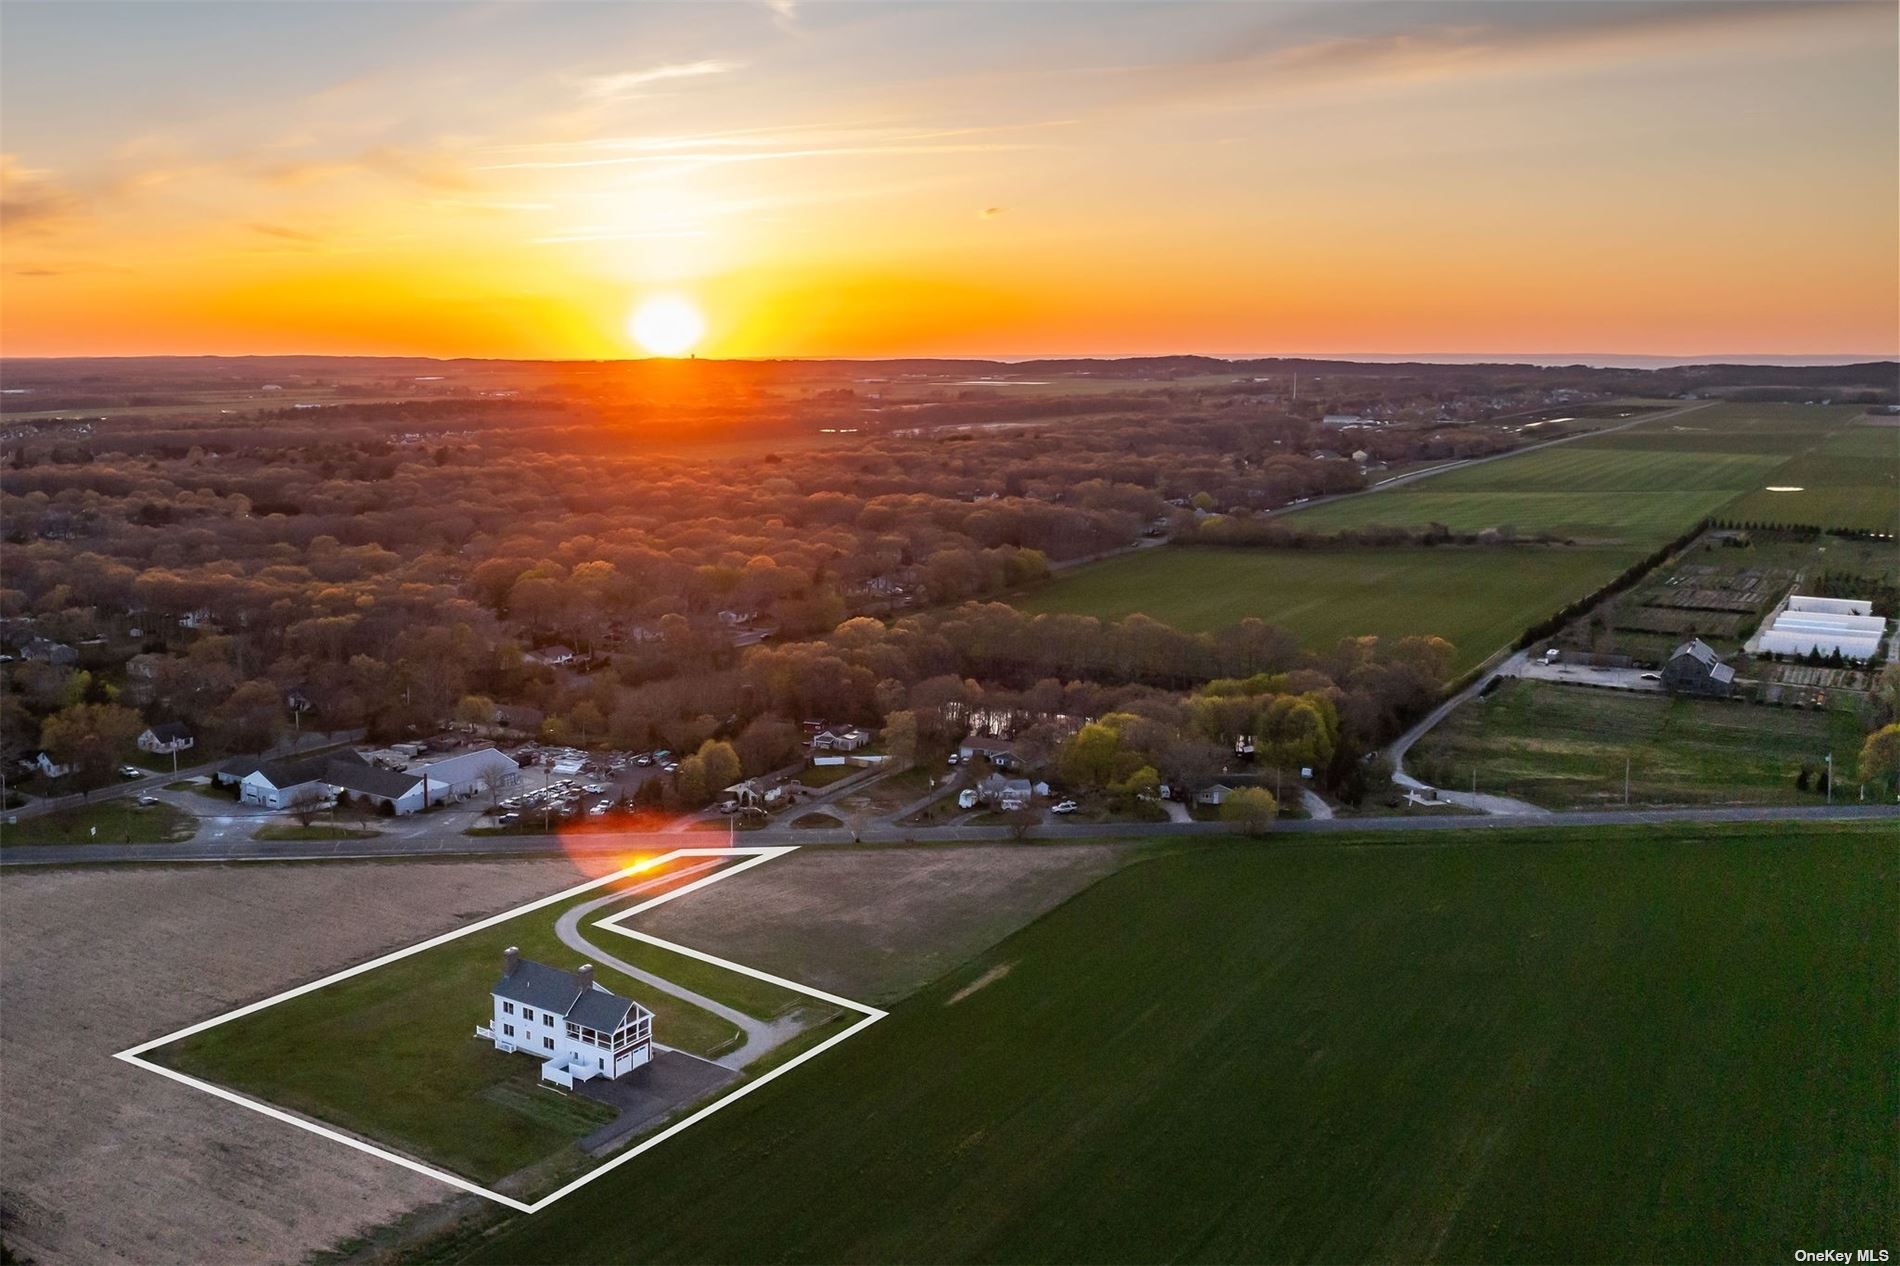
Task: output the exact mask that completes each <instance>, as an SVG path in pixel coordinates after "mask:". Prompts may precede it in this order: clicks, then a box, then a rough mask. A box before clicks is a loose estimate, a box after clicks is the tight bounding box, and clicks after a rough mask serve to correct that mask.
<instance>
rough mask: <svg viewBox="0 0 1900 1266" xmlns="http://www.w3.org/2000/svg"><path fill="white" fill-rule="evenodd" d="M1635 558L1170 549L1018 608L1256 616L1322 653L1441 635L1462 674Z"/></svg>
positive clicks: (1191, 627) (1098, 567) (1226, 619)
mask: <svg viewBox="0 0 1900 1266" xmlns="http://www.w3.org/2000/svg"><path fill="white" fill-rule="evenodd" d="M1506 551H1508V552H1506ZM1637 557H1638V555H1637V553H1636V552H1634V551H1631V550H1627V549H1615V548H1602V549H1599V548H1570V547H1550V548H1545V547H1540V546H1517V547H1441V548H1429V549H1428V548H1421V547H1397V548H1381V549H1336V550H1334V549H1328V550H1264V549H1212V548H1200V549H1197V548H1192V547H1186V548H1177V547H1172V546H1170V547H1167V548H1163V549H1153V550H1141V551H1139V552H1137V553H1134V554H1125V555H1122V556H1121V557H1118V558H1112V559H1108V560H1106V561H1104V562H1100V563H1093V564H1090V565H1089V566H1086V567H1078V568H1076V569H1075V570H1074V571H1071V572H1067V573H1065V574H1063V575H1062V576H1060V577H1059V578H1057V579H1055V580H1053V581H1051V582H1049V583H1048V584H1046V585H1043V586H1041V587H1039V588H1036V589H1034V590H1032V591H1030V592H1029V593H1027V594H1025V595H1023V596H1022V597H1020V598H1018V599H1017V600H1016V605H1017V606H1019V607H1021V608H1022V609H1024V610H1026V611H1030V612H1035V613H1042V612H1052V611H1062V612H1077V613H1080V614H1083V615H1092V616H1097V617H1099V618H1101V619H1104V620H1118V619H1120V618H1122V617H1123V616H1127V615H1133V614H1135V613H1136V612H1140V613H1142V614H1145V615H1149V616H1152V617H1153V618H1155V619H1157V620H1162V621H1165V622H1166V623H1168V624H1172V625H1175V626H1176V627H1178V628H1183V629H1187V630H1188V631H1190V632H1205V631H1208V630H1212V629H1217V628H1224V627H1226V626H1228V625H1231V624H1236V623H1238V622H1239V621H1241V620H1244V619H1246V618H1247V617H1249V616H1254V617H1258V618H1259V619H1262V620H1265V621H1266V622H1267V623H1269V624H1277V625H1280V626H1281V627H1283V628H1286V629H1288V630H1290V631H1292V632H1293V633H1294V634H1296V635H1297V636H1298V637H1299V638H1300V639H1301V641H1303V642H1304V643H1306V645H1308V646H1309V647H1313V648H1324V647H1328V646H1331V645H1332V644H1333V643H1334V642H1335V641H1337V640H1338V639H1340V638H1342V637H1350V636H1359V635H1363V634H1378V635H1380V636H1383V637H1403V636H1406V635H1409V634H1436V635H1437V636H1439V637H1442V638H1444V639H1445V640H1446V641H1448V642H1450V643H1451V644H1452V645H1453V646H1455V647H1456V648H1457V650H1458V658H1457V666H1458V668H1460V669H1464V668H1469V667H1471V666H1472V665H1474V664H1477V663H1481V662H1482V661H1483V660H1484V659H1486V658H1487V657H1488V656H1489V655H1490V654H1491V653H1492V652H1493V651H1496V650H1497V649H1499V648H1500V647H1502V646H1504V645H1506V644H1507V643H1509V642H1511V641H1512V640H1513V639H1515V638H1516V637H1517V636H1518V635H1519V634H1520V633H1522V632H1523V631H1524V630H1525V629H1526V628H1527V627H1529V626H1530V625H1532V624H1535V623H1536V622H1537V621H1538V620H1541V619H1543V618H1544V617H1545V616H1547V615H1549V614H1550V613H1551V612H1553V611H1555V610H1557V609H1558V608H1560V607H1562V606H1564V605H1565V604H1566V603H1568V602H1571V601H1573V600H1574V599H1576V598H1580V597H1582V596H1583V595H1585V594H1587V593H1589V592H1591V591H1592V590H1594V589H1596V588H1597V587H1598V586H1600V585H1602V584H1603V583H1605V582H1606V581H1608V580H1610V579H1612V578H1613V577H1614V576H1616V574H1617V573H1618V572H1620V571H1622V570H1623V569H1624V568H1626V567H1628V566H1629V565H1630V564H1631V563H1633V562H1635V561H1636V558H1637Z"/></svg>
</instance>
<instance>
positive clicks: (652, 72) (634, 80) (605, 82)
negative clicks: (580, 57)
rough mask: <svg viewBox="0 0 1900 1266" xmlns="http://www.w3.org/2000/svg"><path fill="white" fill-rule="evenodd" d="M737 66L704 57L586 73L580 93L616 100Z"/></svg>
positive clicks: (596, 98) (718, 73)
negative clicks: (639, 68)
mask: <svg viewBox="0 0 1900 1266" xmlns="http://www.w3.org/2000/svg"><path fill="white" fill-rule="evenodd" d="M739 69H741V67H740V65H739V63H738V62H729V61H721V60H719V59H716V58H706V59H704V60H701V61H696V62H669V63H667V64H665V65H662V66H649V67H647V68H646V69H644V70H625V71H620V72H618V73H614V74H606V75H589V76H587V77H586V78H584V79H582V80H581V91H582V93H583V94H584V95H585V96H587V97H589V98H591V99H592V100H595V101H620V100H624V99H625V98H627V97H630V96H634V95H636V94H637V93H639V91H640V90H641V89H643V88H647V87H650V86H651V85H653V84H657V83H666V82H668V81H669V80H675V79H699V78H702V77H703V76H706V75H724V74H730V73H731V72H732V71H735V70H739Z"/></svg>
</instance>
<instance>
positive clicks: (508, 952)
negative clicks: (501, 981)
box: [501, 945, 521, 977]
mask: <svg viewBox="0 0 1900 1266" xmlns="http://www.w3.org/2000/svg"><path fill="white" fill-rule="evenodd" d="M520 966H521V951H520V949H518V948H517V947H515V946H513V945H510V946H509V947H508V948H507V949H505V950H503V951H502V952H501V974H502V975H503V976H504V977H507V976H512V975H514V974H515V969H516V968H517V967H520Z"/></svg>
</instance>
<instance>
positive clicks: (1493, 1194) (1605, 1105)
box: [476, 825, 1900, 1263]
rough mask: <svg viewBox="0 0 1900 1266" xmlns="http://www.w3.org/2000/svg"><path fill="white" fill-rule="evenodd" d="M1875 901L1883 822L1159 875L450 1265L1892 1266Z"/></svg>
mask: <svg viewBox="0 0 1900 1266" xmlns="http://www.w3.org/2000/svg"><path fill="white" fill-rule="evenodd" d="M1897 894H1900V841H1896V839H1895V838H1894V836H1893V834H1892V832H1891V831H1890V830H1887V829H1885V828H1884V826H1883V827H1880V828H1861V827H1854V826H1844V825H1813V826H1799V827H1796V826H1775V827H1772V828H1768V829H1760V828H1746V827H1744V828H1727V827H1702V828H1686V829H1677V828H1650V827H1644V828H1621V829H1595V830H1588V831H1579V830H1571V831H1499V832H1495V833H1494V832H1489V831H1487V832H1485V833H1483V834H1482V835H1481V836H1475V837H1459V838H1450V837H1435V838H1433V839H1431V840H1430V841H1428V842H1426V843H1423V844H1418V845H1374V844H1368V843H1362V842H1353V841H1337V842H1333V841H1329V842H1326V843H1322V844H1311V845H1308V844H1284V843H1276V844H1271V845H1267V844H1232V843H1230V844H1225V845H1221V846H1214V847H1206V848H1199V849H1190V850H1182V851H1179V852H1175V853H1173V854H1170V855H1167V856H1162V857H1159V858H1156V859H1154V860H1151V861H1149V862H1146V863H1143V864H1140V865H1136V866H1133V867H1130V868H1129V869H1126V870H1123V871H1121V872H1118V873H1116V874H1114V875H1111V876H1109V877H1108V878H1106V879H1104V880H1102V881H1101V882H1100V883H1098V884H1097V885H1096V886H1094V887H1093V888H1091V889H1089V890H1087V891H1086V892H1084V893H1082V894H1081V895H1080V896H1078V897H1076V898H1075V899H1073V900H1071V901H1069V902H1067V903H1066V904H1064V905H1062V906H1060V907H1058V908H1057V909H1055V910H1054V911H1052V912H1051V913H1050V914H1049V915H1047V916H1045V917H1044V918H1043V919H1041V920H1039V921H1038V922H1037V923H1035V924H1032V925H1031V926H1030V927H1028V928H1026V929H1024V930H1022V931H1021V932H1019V933H1017V934H1015V935H1014V936H1011V937H1009V938H1008V939H1007V940H1005V941H1003V942H1002V943H1001V944H999V945H997V946H995V947H994V948H992V949H991V950H990V951H988V952H986V953H984V954H982V955H980V956H978V957H977V958H976V959H975V960H973V961H971V962H968V963H966V964H965V965H964V966H962V967H960V968H959V969H957V970H956V971H954V972H953V973H951V974H950V975H949V976H947V977H945V978H944V979H942V980H940V981H939V982H938V983H936V984H934V985H932V986H930V987H928V988H926V989H925V990H923V991H922V992H921V993H919V994H917V995H914V996H913V997H911V998H910V999H908V1000H906V1001H905V1002H903V1003H901V1004H899V1005H898V1006H897V1007H896V1008H895V1009H894V1011H893V1013H892V1015H891V1016H890V1017H889V1018H888V1019H886V1020H884V1021H882V1022H880V1023H879V1024H876V1025H874V1026H872V1027H871V1028H870V1029H868V1030H867V1031H866V1032H865V1033H864V1034H862V1035H861V1036H859V1037H857V1038H855V1039H853V1040H852V1041H850V1042H847V1043H845V1044H844V1045H843V1046H841V1047H839V1048H838V1049H837V1050H836V1051H834V1052H831V1053H830V1054H828V1055H827V1056H825V1057H824V1058H823V1059H821V1060H819V1061H816V1062H815V1063H813V1064H811V1065H809V1066H807V1067H805V1068H802V1069H800V1070H798V1071H797V1072H795V1073H793V1074H791V1075H789V1076H786V1077H784V1078H782V1079H780V1080H779V1081H776V1082H773V1083H771V1084H770V1085H767V1086H765V1087H764V1088H762V1089H761V1090H760V1091H759V1092H758V1093H757V1094H754V1095H752V1096H750V1097H748V1098H747V1099H745V1100H743V1101H741V1102H740V1103H737V1104H735V1105H734V1106H733V1107H731V1108H730V1109H728V1110H726V1111H724V1112H722V1113H720V1114H718V1115H716V1116H715V1117H713V1118H711V1119H709V1120H708V1121H706V1122H705V1123H703V1124H702V1125H700V1126H697V1127H695V1128H694V1129H693V1130H691V1131H689V1132H687V1133H686V1134H684V1135H682V1136H681V1137H680V1138H679V1139H678V1140H676V1141H674V1142H673V1143H671V1144H669V1145H668V1146H667V1147H665V1148H661V1149H656V1150H655V1151H654V1152H653V1153H651V1154H649V1155H645V1156H642V1157H639V1158H637V1159H636V1160H634V1161H632V1162H630V1163H629V1164H627V1165H625V1166H623V1167H621V1168H619V1169H617V1170H615V1171H613V1172H612V1173H610V1174H607V1175H605V1176H604V1177H602V1178H601V1179H599V1180H598V1181H596V1182H594V1183H592V1184H590V1185H589V1186H587V1187H585V1188H583V1189H581V1190H580V1191H578V1192H576V1193H575V1194H573V1195H572V1196H569V1197H568V1198H566V1199H565V1200H564V1201H562V1202H561V1203H560V1204H557V1205H555V1206H554V1207H552V1208H551V1209H549V1210H547V1211H545V1212H543V1213H541V1214H538V1215H536V1216H534V1217H532V1218H516V1219H514V1220H513V1221H512V1223H511V1224H510V1225H509V1226H507V1227H506V1228H505V1229H504V1230H503V1231H502V1233H501V1234H499V1235H498V1236H497V1237H495V1238H493V1239H491V1240H489V1241H488V1242H487V1243H485V1244H484V1245H482V1246H481V1247H480V1249H479V1250H478V1251H477V1253H476V1259H477V1260H483V1261H494V1262H510V1263H533V1262H570V1261H588V1262H596V1263H607V1262H641V1263H657V1262H676V1261H677V1262H715V1261H775V1262H846V1261H905V1262H1158V1261H1185V1262H1234V1261H1314V1260H1318V1261H1362V1260H1397V1261H1418V1262H1432V1261H1443V1262H1512V1263H1516V1262H1579V1261H1588V1262H1625V1261H1627V1262H1651V1261H1685V1262H1742V1261H1764V1262H1782V1261H1788V1260H1791V1253H1792V1251H1793V1249H1794V1248H1795V1247H1799V1246H1804V1245H1884V1244H1892V1243H1894V1242H1895V1241H1896V1240H1897V1239H1900V1217H1897V1216H1896V1211H1897V1210H1900V1187H1897V1185H1896V1153H1895V1149H1894V1146H1893V1121H1894V1119H1895V1115H1896V1113H1900V1074H1897V1072H1896V1068H1897V1066H1896V1064H1895V1061H1894V1059H1893V1051H1894V1049H1895V1048H1896V1045H1900V1015H1897V1012H1896V1000H1900V939H1897V938H1895V937H1894V935H1893V929H1894V927H1895V926H1896V924H1897V923H1900V896H1897ZM1132 929H1139V932H1140V934H1139V935H1121V934H1117V933H1118V932H1120V931H1122V930H1132ZM960 995H961V996H960ZM734 1193H743V1198H735V1194H734Z"/></svg>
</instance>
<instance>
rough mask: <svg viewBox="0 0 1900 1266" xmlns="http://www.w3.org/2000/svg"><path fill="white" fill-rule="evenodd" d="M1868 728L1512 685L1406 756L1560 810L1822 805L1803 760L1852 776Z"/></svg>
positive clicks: (1451, 778) (1547, 685) (1819, 716)
mask: <svg viewBox="0 0 1900 1266" xmlns="http://www.w3.org/2000/svg"><path fill="white" fill-rule="evenodd" d="M1862 737H1863V727H1862V725H1861V724H1860V719H1859V717H1858V716H1857V715H1856V714H1855V713H1853V712H1852V711H1840V710H1834V711H1825V712H1812V711H1803V710H1799V709H1794V708H1772V707H1765V706H1761V705H1757V704H1750V703H1738V702H1731V701H1728V700H1720V699H1672V698H1670V697H1668V696H1666V695H1661V694H1653V695H1652V694H1637V693H1634V692H1631V691H1617V690H1601V689H1595V688H1592V687H1589V686H1567V685H1561V684H1559V683H1556V682H1550V681H1509V682H1505V683H1504V684H1503V685H1502V686H1500V687H1499V688H1498V689H1497V690H1494V691H1492V692H1491V693H1490V694H1488V695H1486V696H1483V697H1482V698H1478V699H1473V700H1471V701H1470V702H1469V703H1466V704H1464V705H1462V706H1461V707H1459V708H1458V710H1457V711H1456V712H1453V713H1452V714H1451V715H1450V716H1449V717H1447V718H1446V719H1445V720H1444V722H1443V723H1442V724H1440V725H1439V726H1438V727H1437V728H1436V729H1434V730H1433V731H1432V732H1431V733H1429V734H1427V735H1426V736H1425V737H1424V738H1423V739H1421V740H1419V743H1418V745H1417V746H1416V747H1414V748H1413V749H1412V754H1411V756H1410V757H1408V759H1407V764H1408V766H1409V767H1410V768H1411V769H1412V770H1413V772H1415V773H1416V774H1418V776H1419V777H1421V778H1425V779H1427V780H1431V781H1438V782H1440V783H1441V784H1442V785H1444V786H1447V787H1467V786H1469V785H1470V780H1471V776H1472V773H1473V771H1474V770H1475V771H1476V773H1477V778H1478V790H1480V791H1490V792H1496V793H1499V794H1502V795H1509V796H1516V797H1518V798H1520V799H1523V800H1529V801H1530V802H1532V803H1533V804H1540V805H1544V806H1546V807H1548V808H1552V809H1573V808H1592V807H1600V806H1603V805H1612V804H1620V803H1621V802H1622V799H1623V772H1624V760H1625V758H1628V761H1629V773H1630V801H1631V803H1632V804H1711V803H1719V804H1820V803H1822V801H1823V796H1822V795H1821V793H1820V791H1819V789H1818V788H1817V789H1816V790H1813V791H1802V790H1798V789H1797V788H1796V787H1795V782H1794V780H1795V776H1796V774H1797V773H1799V772H1800V770H1801V767H1802V765H1803V764H1804V763H1808V764H1814V765H1817V766H1818V765H1819V764H1820V762H1821V761H1822V760H1823V759H1824V758H1825V757H1826V756H1827V754H1828V752H1830V751H1832V752H1833V753H1834V759H1835V760H1836V762H1838V768H1839V772H1840V776H1841V780H1842V786H1841V787H1840V788H1839V789H1837V790H1836V792H1835V795H1836V798H1839V797H1841V796H1842V795H1851V794H1853V792H1852V789H1851V786H1850V785H1849V780H1850V779H1851V777H1852V774H1853V768H1854V757H1855V754H1856V753H1857V752H1858V751H1859V750H1860V743H1861V739H1862Z"/></svg>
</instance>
